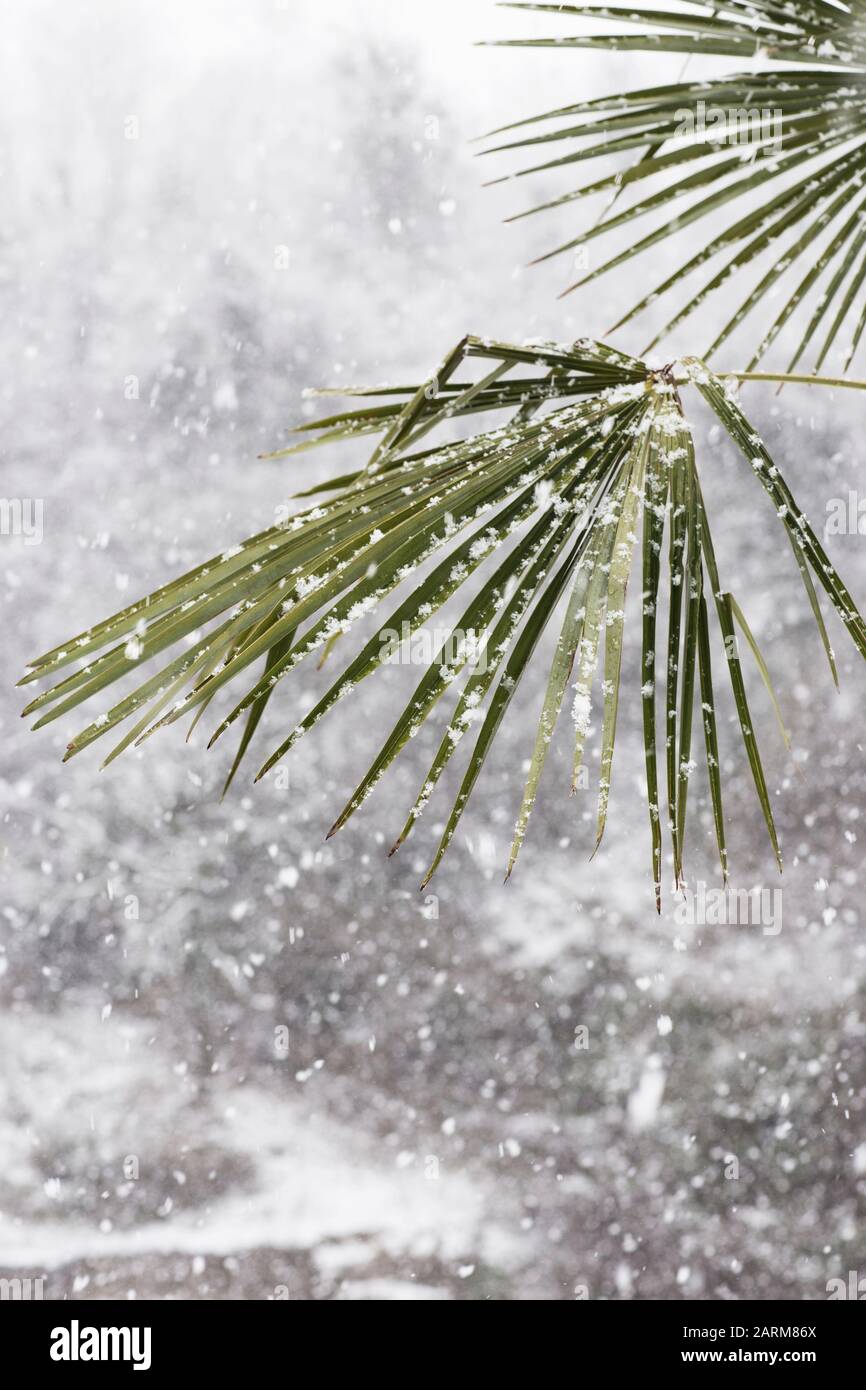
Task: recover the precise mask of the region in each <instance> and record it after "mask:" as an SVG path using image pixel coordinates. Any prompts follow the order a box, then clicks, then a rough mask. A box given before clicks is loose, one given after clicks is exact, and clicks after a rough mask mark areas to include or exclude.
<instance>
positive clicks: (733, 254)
mask: <svg viewBox="0 0 866 1390" xmlns="http://www.w3.org/2000/svg"><path fill="white" fill-rule="evenodd" d="M506 8H509V9H517V10H530V11H542V12H549V13H550V14H551V15H555V16H556V17H557V18H558V19H560V20H563V21H566V22H570V23H571V24H572V25H573V26H574V28H575V29H576V30H577V32H566V33H565V34H563V33H562V32H559V33H558V34H557V35H556V37H555V38H554V37H552V38H550V39H547V38H543V39H526V40H521V39H513V40H504V41H501V42H503V43H504V44H505V45H506V46H514V45H516V46H524V47H528V48H539V47H554V48H556V49H557V50H559V51H562V50H569V49H577V50H589V51H597V50H602V49H603V50H605V51H607V52H624V53H633V52H640V53H663V54H684V55H686V64H688V62H689V61H690V59H691V58H692V57H698V58H705V57H716V58H718V57H721V58H729V59H732V60H734V61H735V62H737V63H738V64H743V63H754V64H755V68H754V70H749V68H747V67H742V66H740V67H737V69H736V70H735V71H733V72H730V73H726V74H724V75H723V76H719V77H715V78H709V79H706V80H703V79H702V80H693V81H685V80H683V81H679V82H675V83H671V84H668V85H665V86H657V87H645V88H639V89H635V90H633V91H627V92H624V93H617V94H616V95H612V96H609V97H602V98H595V99H592V100H588V101H579V102H575V103H574V104H573V105H571V106H567V107H561V108H559V109H557V110H554V111H548V112H545V113H543V114H542V115H539V116H533V117H529V118H527V119H524V120H521V121H518V122H516V123H515V124H513V125H511V126H507V127H504V128H502V129H500V130H498V131H494V132H493V133H492V136H491V137H488V139H489V141H491V143H489V145H488V149H487V151H486V153H489V154H493V153H496V154H499V155H502V154H503V153H508V154H513V153H514V152H515V151H519V152H521V154H522V155H524V156H525V157H526V158H527V159H528V161H529V162H528V163H526V164H525V165H524V167H521V168H520V169H519V170H518V171H517V172H516V173H512V174H509V175H506V176H504V177H508V178H512V179H523V178H525V177H527V176H530V175H533V174H537V173H539V172H541V171H551V170H556V171H559V172H561V173H562V174H563V175H564V176H568V175H569V174H576V173H577V167H578V166H581V165H583V164H585V163H587V162H588V161H591V160H597V159H600V158H604V159H607V160H615V161H616V165H615V171H614V172H612V173H610V174H607V175H605V176H604V177H601V178H599V177H595V178H594V179H592V180H589V181H583V182H579V183H578V184H577V186H573V185H572V186H569V187H567V188H566V191H565V192H563V193H562V194H561V195H559V196H558V197H557V198H555V199H553V200H549V201H547V202H545V203H541V204H534V205H531V206H530V207H528V208H527V209H525V210H524V211H523V212H519V213H518V214H517V216H518V217H525V216H529V215H532V214H535V213H538V212H541V211H544V210H549V209H551V208H554V207H558V208H562V207H566V206H568V205H570V204H572V203H576V202H578V201H581V200H583V199H586V198H589V197H592V196H594V195H596V194H600V193H604V192H605V191H608V192H610V193H613V194H614V198H613V202H611V203H609V204H608V207H607V208H606V210H605V212H604V213H603V215H602V217H601V219H600V220H599V221H598V222H596V224H595V225H589V224H588V223H583V224H579V225H578V227H577V228H576V229H575V233H574V235H573V236H571V237H569V239H568V240H567V241H566V242H564V243H563V244H561V245H559V246H558V247H556V249H555V250H553V251H551V252H550V253H548V254H549V255H558V254H562V253H564V252H568V251H573V250H574V248H575V247H577V246H579V245H584V244H585V243H587V242H588V241H589V240H591V239H593V238H601V237H604V236H606V235H607V234H608V233H610V232H614V231H615V230H616V229H617V228H619V227H622V226H625V225H627V224H630V223H637V222H639V221H640V220H642V219H644V218H646V217H651V216H652V214H653V213H654V212H657V211H663V212H664V213H665V215H666V219H667V220H665V221H664V222H663V223H662V224H661V225H660V226H657V227H655V228H654V229H653V230H651V231H649V232H647V233H645V234H643V235H640V234H638V233H637V228H636V229H635V234H634V235H633V236H632V237H631V239H630V241H629V243H628V245H627V246H626V247H625V248H624V249H623V250H622V251H620V252H618V253H617V254H616V255H613V256H611V257H610V258H609V259H607V260H606V261H604V262H603V263H602V264H600V265H597V266H595V267H594V268H593V269H591V270H589V271H588V272H587V274H586V275H584V276H583V277H582V278H581V279H579V280H578V281H577V282H576V283H574V284H572V285H570V286H569V287H568V289H567V290H566V291H565V293H568V291H569V290H573V289H577V288H578V287H580V286H582V285H587V284H589V283H590V282H592V281H594V280H596V279H597V278H598V277H599V276H602V275H604V274H606V273H607V272H609V271H610V270H613V269H615V268H616V267H618V266H620V265H622V264H623V263H624V262H626V261H628V260H631V259H632V258H633V257H635V256H639V255H640V254H641V253H642V252H645V251H648V250H650V249H651V248H652V247H656V246H658V245H659V244H660V243H663V242H666V241H668V240H669V239H671V238H674V237H677V236H678V235H679V234H680V233H684V237H685V240H684V241H683V242H682V243H677V246H678V247H679V246H680V245H682V246H686V245H687V241H688V237H687V234H686V233H685V229H686V228H689V227H693V228H694V229H695V235H696V236H700V237H701V249H700V250H699V251H698V252H697V254H691V255H689V253H688V251H686V253H685V254H682V253H681V251H680V250H679V249H673V248H672V255H673V257H674V258H675V259H676V260H677V262H678V264H677V267H676V269H675V270H674V272H673V273H672V274H669V275H667V276H666V277H665V278H664V279H662V280H660V281H659V282H658V283H657V284H653V285H652V288H651V289H650V290H649V292H648V293H647V294H646V295H644V296H643V298H642V299H641V300H640V301H639V303H637V304H635V305H634V306H633V307H632V308H631V309H630V310H629V312H628V313H627V314H626V315H625V317H624V318H623V319H621V320H620V323H623V322H626V321H628V320H629V319H631V318H633V317H634V316H635V315H636V314H638V313H640V312H641V311H643V310H644V309H646V308H647V307H648V306H649V305H650V304H652V303H654V302H655V301H656V300H657V299H658V298H659V297H660V296H662V295H664V296H666V297H667V299H668V300H669V302H670V304H671V309H670V316H669V317H668V319H667V320H666V322H665V326H664V327H663V328H662V330H661V331H660V332H659V333H658V334H657V335H656V338H655V339H654V341H657V340H658V339H659V338H662V337H664V336H665V335H667V334H668V333H670V332H671V331H672V330H673V328H675V327H676V326H677V325H678V324H679V323H681V322H682V321H683V320H684V319H685V318H687V317H689V316H690V315H692V314H694V313H695V312H696V311H697V310H699V309H700V307H701V306H702V305H703V304H704V303H705V302H706V301H707V300H708V299H711V298H712V297H713V296H715V295H717V294H719V293H720V292H721V291H722V288H723V287H724V286H727V285H728V284H729V281H730V278H731V276H732V275H734V274H741V273H743V274H744V273H745V268H746V266H747V265H748V264H749V263H750V262H751V261H753V260H755V259H756V258H757V257H759V256H761V255H764V254H765V253H767V252H769V251H771V250H773V251H774V252H775V263H774V265H773V266H772V267H771V269H770V270H769V271H768V273H767V274H766V275H764V277H763V278H762V279H761V280H760V281H759V283H758V284H757V285H755V286H754V287H753V288H752V289H751V290H750V291H749V293H748V294H746V295H745V296H744V298H743V299H742V302H741V303H740V304H739V306H738V307H737V309H736V312H735V313H734V314H733V315H732V316H731V318H730V319H729V321H728V323H727V324H726V325H725V327H724V328H723V330H722V332H721V334H719V335H718V336H717V337H716V339H715V341H714V342H713V344H712V346H711V347H709V348H708V349H707V351H706V352H705V353H704V354H703V356H704V357H705V358H707V359H709V358H710V357H711V356H712V355H713V354H714V353H715V352H716V351H717V350H718V348H719V347H720V346H721V344H722V343H723V342H724V341H725V339H726V338H727V336H728V335H729V334H730V333H731V332H733V330H734V329H735V328H736V327H737V326H738V325H739V324H740V323H741V322H743V320H745V319H746V318H747V317H748V316H749V315H750V314H751V313H752V312H753V310H755V308H756V307H757V306H758V305H759V304H761V303H762V302H763V301H764V298H765V296H767V295H769V294H771V293H772V294H775V293H777V292H778V291H777V285H779V286H782V287H784V286H787V289H785V290H784V303H783V307H782V309H781V311H780V312H778V314H777V317H776V319H775V321H774V323H773V324H772V327H771V328H770V331H769V332H767V333H765V334H764V335H763V336H762V337H761V338H760V341H759V343H758V347H757V349H756V351H755V356H754V361H755V362H757V361H758V360H760V359H761V358H762V357H763V356H764V354H765V353H766V352H767V351H768V350H769V348H770V347H771V345H772V343H773V341H774V340H775V338H776V336H777V335H778V334H779V333H780V332H781V330H782V328H783V327H784V326H785V324H786V323H787V322H788V320H789V319H790V318H792V316H793V315H794V314H795V312H796V310H797V309H798V307H799V306H800V305H801V303H803V302H804V301H806V302H811V303H813V306H814V307H813V309H812V311H811V313H810V314H809V317H808V319H807V320H806V321H805V325H804V327H803V329H802V332H801V333H799V334H798V344H797V346H796V348H795V350H794V353H793V357H792V359H791V363H792V367H793V365H794V364H795V363H796V362H797V361H799V360H800V358H801V357H802V356H803V354H804V352H805V351H806V349H807V346H808V345H809V343H810V341H812V339H813V338H814V335H815V334H816V333H817V330H818V325H819V323H820V322H821V320H822V319H823V318H824V316H825V315H828V317H829V311H830V310H831V309H835V310H836V311H837V312H836V313H835V314H834V316H833V317H832V319H830V326H829V329H828V331H827V334H826V337H825V339H824V341H823V345H821V346H820V352H819V350H818V345H817V344H816V348H815V351H816V355H817V362H816V370H818V369H819V368H820V365H821V362H822V361H823V360H824V358H825V357H826V354H827V352H828V350H829V349H830V347H831V346H832V344H833V343H834V342H835V341H837V340H840V341H843V342H844V345H845V348H846V349H847V353H846V370H847V366H848V363H850V361H851V358H852V357H853V355H854V352H855V351H856V347H857V344H858V343H859V341H860V337H861V335H862V332H863V327H864V325H866V310H864V309H863V306H862V303H861V302H860V298H859V291H860V289H861V287H862V283H863V277H864V274H866V258H864V259H862V260H861V259H860V250H861V248H862V246H863V236H864V230H866V221H864V219H866V210H864V200H863V196H862V187H863V178H864V174H866V10H864V7H863V5H862V3H861V0H847V3H846V0H840V2H839V3H836V0H731V3H730V4H726V5H725V6H724V7H723V8H722V9H721V10H720V9H719V7H718V6H715V5H713V4H711V3H710V0H694V3H692V0H671V3H669V4H667V5H665V7H664V8H662V9H659V10H644V9H632V8H630V7H627V6H620V5H596V4H578V5H544V4H531V3H530V4H510V5H507V6H506ZM600 20H601V21H608V22H613V23H614V25H615V26H619V27H618V28H615V29H614V30H613V31H611V32H605V33H604V34H601V35H599V34H595V33H591V32H589V33H588V32H580V30H581V29H586V28H587V26H588V27H589V28H592V26H593V25H594V24H595V23H597V22H598V21H600ZM635 152H637V153H635ZM495 181H496V182H499V181H501V180H495ZM659 181H662V182H661V183H660V182H659ZM625 195H630V196H631V197H632V199H633V201H632V202H631V203H630V205H628V206H625V207H624V206H623V205H622V198H623V197H624V196H625ZM613 203H617V204H618V205H619V206H618V208H617V211H616V212H615V213H614V212H613ZM736 210H740V211H739V212H738V213H737V215H736V216H733V217H732V216H731V214H732V213H733V212H735V211H736ZM720 215H721V219H723V220H722V221H720ZM820 237H825V238H826V239H825V241H824V243H823V244H820V243H819V249H818V254H817V255H816V254H815V248H816V238H820ZM725 253H727V257H726V258H725V260H724V263H723V264H722V263H720V259H719V258H721V257H724V256H725ZM714 261H715V262H717V264H716V268H715V269H714V270H711V272H710V274H709V277H708V278H706V279H705V280H704V281H703V283H700V284H696V283H695V279H694V277H695V276H696V275H697V274H698V273H699V271H700V268H701V267H703V266H704V265H706V266H707V267H708V268H709V267H710V266H711V264H712V262H714ZM798 267H799V268H800V270H799V274H798ZM687 286H688V288H687ZM677 292H679V297H680V298H679V304H677V301H676V296H677ZM846 325H847V333H846V336H845V337H844V338H840V335H842V334H843V330H844V329H845V328H846ZM616 326H617V327H618V326H619V325H616ZM650 346H652V344H650ZM789 370H791V368H789Z"/></svg>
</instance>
